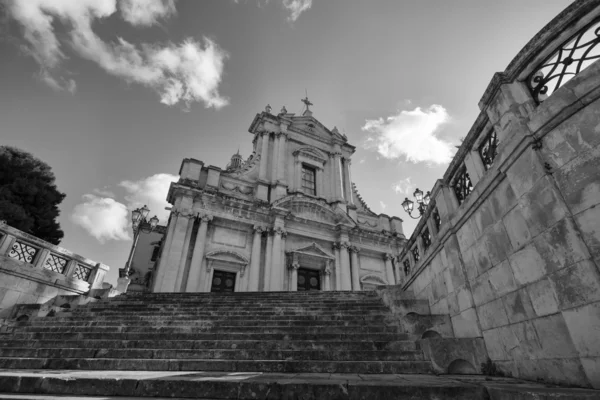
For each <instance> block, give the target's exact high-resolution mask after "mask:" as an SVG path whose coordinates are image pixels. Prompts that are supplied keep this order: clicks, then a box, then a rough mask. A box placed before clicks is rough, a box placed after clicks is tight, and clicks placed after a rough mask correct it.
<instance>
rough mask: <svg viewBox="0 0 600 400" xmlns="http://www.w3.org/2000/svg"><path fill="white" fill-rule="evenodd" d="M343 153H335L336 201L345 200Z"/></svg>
mask: <svg viewBox="0 0 600 400" xmlns="http://www.w3.org/2000/svg"><path fill="white" fill-rule="evenodd" d="M341 162H342V153H333V175H334V177H333V179H334V185H335V189H334V190H335V192H334V193H335V195H334V201H341V200H343V193H342V165H341Z"/></svg>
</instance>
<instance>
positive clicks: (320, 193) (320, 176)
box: [315, 167, 327, 198]
mask: <svg viewBox="0 0 600 400" xmlns="http://www.w3.org/2000/svg"><path fill="white" fill-rule="evenodd" d="M316 172H317V173H316V175H317V176H315V179H316V180H317V182H316V185H317V197H323V198H327V197H326V196H325V192H324V190H325V189H324V188H325V182H324V179H325V176H324V175H325V174H324V172H325V171H324V169H323V168H321V167H317V171H316Z"/></svg>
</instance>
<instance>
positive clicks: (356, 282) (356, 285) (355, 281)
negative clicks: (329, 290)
mask: <svg viewBox="0 0 600 400" xmlns="http://www.w3.org/2000/svg"><path fill="white" fill-rule="evenodd" d="M348 251H349V252H350V254H352V266H351V268H352V290H354V291H358V290H361V288H360V277H359V272H358V271H359V265H358V253H359V252H360V250H359V249H358V247H356V246H350V247H349V248H348Z"/></svg>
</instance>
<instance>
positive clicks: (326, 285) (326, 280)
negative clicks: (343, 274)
mask: <svg viewBox="0 0 600 400" xmlns="http://www.w3.org/2000/svg"><path fill="white" fill-rule="evenodd" d="M323 290H325V291H327V292H329V291H330V290H331V260H328V261H327V267H326V268H325V270H324V271H323Z"/></svg>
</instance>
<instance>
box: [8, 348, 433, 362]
mask: <svg viewBox="0 0 600 400" xmlns="http://www.w3.org/2000/svg"><path fill="white" fill-rule="evenodd" d="M0 357H3V358H8V357H13V358H14V357H19V358H117V359H122V358H132V359H138V358H146V359H154V360H160V359H190V360H191V359H201V360H295V361H299V360H317V361H422V360H423V354H422V352H421V351H377V350H371V351H353V350H346V351H339V350H338V349H336V348H330V349H329V350H240V349H235V350H228V349H212V350H178V349H158V350H157V349H114V348H113V349H94V348H86V347H83V348H49V349H46V348H19V347H13V348H4V349H0Z"/></svg>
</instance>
